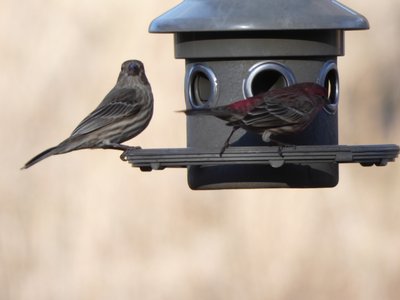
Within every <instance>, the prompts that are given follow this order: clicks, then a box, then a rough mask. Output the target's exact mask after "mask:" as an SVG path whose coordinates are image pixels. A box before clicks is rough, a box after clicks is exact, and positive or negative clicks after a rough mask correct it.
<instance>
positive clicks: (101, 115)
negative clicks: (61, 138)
mask: <svg viewBox="0 0 400 300" xmlns="http://www.w3.org/2000/svg"><path fill="white" fill-rule="evenodd" d="M113 94H115V95H113ZM106 97H112V99H111V100H110V101H107V102H106V101H103V102H102V103H101V104H100V105H99V106H98V107H97V108H96V109H95V110H94V111H93V112H92V113H90V114H89V115H88V116H87V117H86V118H85V119H83V120H82V122H81V123H79V125H78V126H77V127H76V128H75V130H74V131H73V132H72V134H71V137H72V136H77V135H82V134H87V133H89V132H93V131H95V130H98V129H100V128H102V127H104V126H107V125H110V124H112V123H114V122H116V121H118V120H120V119H123V118H125V117H128V116H132V115H135V114H137V113H138V112H139V111H140V104H139V101H138V99H137V93H136V91H135V90H134V89H118V90H115V93H113V91H112V92H110V94H109V95H107V96H106ZM105 100H106V99H105Z"/></svg>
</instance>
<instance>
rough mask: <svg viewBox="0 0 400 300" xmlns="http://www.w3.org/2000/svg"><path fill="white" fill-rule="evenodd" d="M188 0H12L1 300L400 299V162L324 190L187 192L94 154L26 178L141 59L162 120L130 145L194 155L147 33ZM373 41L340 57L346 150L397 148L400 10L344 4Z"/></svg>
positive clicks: (365, 39) (175, 73) (4, 4)
mask: <svg viewBox="0 0 400 300" xmlns="http://www.w3.org/2000/svg"><path fill="white" fill-rule="evenodd" d="M179 2H180V1H178V0H163V1H155V0H149V1H132V0H120V1H106V0H96V1H95V0H80V1H76V0H71V1H54V0H31V1H24V2H19V1H11V0H1V1H0V24H1V25H0V45H1V46H0V63H1V68H0V76H1V77H0V95H1V98H0V99H1V101H2V102H1V104H2V110H1V118H0V125H1V131H0V135H1V136H0V138H1V140H2V141H3V142H2V143H3V146H2V150H1V152H2V155H1V157H0V163H1V173H0V176H1V180H0V299H4V300H8V299H13V300H19V299H21V300H22V299H24V300H25V299H61V300H62V299H143V300H145V299H178V300H179V299H398V298H397V297H398V295H399V294H400V201H399V199H400V179H399V178H400V162H399V161H397V162H395V163H390V164H389V165H388V166H386V167H383V168H378V167H371V168H363V167H361V166H359V165H356V164H354V165H341V166H340V182H339V185H338V186H337V187H335V188H332V189H315V190H296V189H294V190H291V189H283V190H268V189H264V190H225V191H201V192H200V191H191V190H190V189H189V188H188V187H187V184H186V171H185V170H184V169H178V170H173V169H167V170H164V171H154V172H151V173H142V172H140V170H138V169H136V168H131V167H130V165H129V164H127V163H124V162H122V161H120V159H119V152H114V151H103V150H96V151H91V150H84V151H77V152H72V153H70V154H66V155H63V156H55V157H51V158H49V159H46V160H45V161H43V162H41V163H40V164H38V165H37V166H34V167H33V168H31V169H29V170H25V171H20V170H19V168H20V167H21V166H22V165H23V164H24V163H25V162H26V161H27V160H28V159H30V158H31V157H32V156H33V155H35V154H37V153H38V152H40V151H42V150H44V149H45V148H48V147H50V146H54V145H55V144H58V143H59V142H60V141H61V140H63V139H64V138H66V137H67V136H68V135H69V134H70V133H71V131H72V130H73V129H74V128H75V126H76V125H77V124H78V122H79V121H81V119H82V118H83V117H85V116H86V115H87V114H88V113H89V112H90V111H92V110H93V109H94V107H95V106H97V105H98V103H99V102H100V101H101V99H102V98H103V97H104V95H105V94H106V93H107V92H108V91H109V90H110V89H111V87H112V86H113V85H114V83H115V81H116V79H117V75H118V72H119V69H120V64H121V63H122V62H123V61H124V60H126V59H130V58H137V59H141V60H142V61H143V62H144V63H145V66H146V72H147V75H148V78H149V80H150V82H151V83H152V87H153V92H154V96H155V113H154V117H153V121H152V123H151V124H150V126H149V127H148V128H147V130H146V131H145V132H144V133H142V134H141V135H140V136H139V137H137V138H136V139H134V140H132V141H130V142H129V144H131V145H140V146H142V147H145V148H150V147H184V146H185V144H186V142H185V135H186V133H185V117H184V116H182V115H180V114H177V113H175V112H174V111H176V110H179V109H182V108H183V107H184V94H183V78H184V61H183V60H176V59H175V58H174V53H173V37H172V35H169V34H166V35H163V34H149V33H148V26H149V24H150V22H151V21H152V20H153V19H154V18H156V17H157V16H159V15H160V14H162V13H163V12H165V11H166V10H167V9H169V8H171V7H173V6H174V5H176V4H178V3H179ZM342 3H343V4H345V5H348V6H349V7H351V8H353V9H354V10H356V11H358V12H359V13H361V14H363V15H364V16H366V17H367V18H368V20H369V22H370V26H371V29H370V30H368V31H354V32H346V56H344V57H341V58H339V71H340V78H341V102H340V118H339V123H340V129H339V130H340V131H339V133H340V141H341V144H377V143H396V144H399V143H400V118H399V116H400V102H399V100H400V84H399V76H398V70H399V69H400V58H399V54H400V42H399V36H400V2H399V1H398V0H382V1H373V0H342Z"/></svg>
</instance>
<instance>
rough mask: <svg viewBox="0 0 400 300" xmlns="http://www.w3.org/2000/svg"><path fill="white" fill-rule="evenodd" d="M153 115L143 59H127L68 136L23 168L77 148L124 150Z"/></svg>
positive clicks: (149, 88) (151, 95) (151, 97)
mask: <svg viewBox="0 0 400 300" xmlns="http://www.w3.org/2000/svg"><path fill="white" fill-rule="evenodd" d="M152 115H153V94H152V92H151V87H150V84H149V81H148V80H147V78H146V75H145V72H144V66H143V63H142V62H140V61H138V60H128V61H126V62H124V63H123V64H122V66H121V72H120V73H119V76H118V80H117V83H116V84H115V86H114V87H113V88H112V90H111V91H110V92H109V93H108V94H107V95H106V96H105V97H104V99H103V101H102V102H101V103H100V105H99V106H98V107H97V108H96V109H95V110H94V111H93V112H92V113H90V114H89V115H88V116H87V117H86V118H85V119H83V121H82V122H81V123H79V125H78V127H76V128H75V130H74V131H73V132H72V134H71V136H70V137H69V138H67V139H66V140H65V141H63V142H61V143H60V144H59V145H58V146H55V147H52V148H50V149H47V150H45V151H43V152H42V153H40V154H38V155H36V156H35V157H34V158H32V159H31V160H30V161H28V162H27V163H26V164H25V165H24V166H23V167H22V169H26V168H29V167H31V166H32V165H34V164H36V163H37V162H39V161H41V160H42V159H45V158H46V157H49V156H51V155H56V154H62V153H67V152H70V151H74V150H79V149H87V148H90V149H95V148H102V149H118V150H127V149H128V148H129V146H126V145H121V143H123V142H125V141H127V140H129V139H131V138H133V137H135V136H137V135H138V134H139V133H141V132H142V131H143V130H144V129H145V128H146V127H147V125H148V124H149V122H150V120H151V117H152Z"/></svg>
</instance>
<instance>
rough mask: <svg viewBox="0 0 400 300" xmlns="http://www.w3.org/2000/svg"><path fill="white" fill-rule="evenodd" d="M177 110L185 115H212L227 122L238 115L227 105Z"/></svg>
mask: <svg viewBox="0 0 400 300" xmlns="http://www.w3.org/2000/svg"><path fill="white" fill-rule="evenodd" d="M178 112H183V113H185V114H186V115H187V116H214V117H217V118H220V119H222V120H225V121H228V122H229V121H232V119H233V118H235V116H237V115H238V114H237V113H236V112H234V111H232V110H231V109H229V106H228V105H226V106H217V107H211V108H192V109H186V110H180V111H178Z"/></svg>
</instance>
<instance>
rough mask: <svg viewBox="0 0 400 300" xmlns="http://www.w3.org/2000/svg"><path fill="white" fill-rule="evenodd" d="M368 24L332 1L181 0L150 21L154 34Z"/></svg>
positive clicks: (353, 27)
mask: <svg viewBox="0 0 400 300" xmlns="http://www.w3.org/2000/svg"><path fill="white" fill-rule="evenodd" d="M368 28H369V24H368V20H367V19H366V18H365V17H364V16H362V15H360V14H358V13H357V12H355V11H354V10H352V9H350V8H348V7H346V6H344V5H343V4H341V3H339V2H337V1H335V0H248V1H244V0H184V1H183V2H182V3H180V4H178V5H177V6H175V7H174V8H172V9H171V10H169V11H167V12H166V13H164V14H163V15H161V16H160V17H158V18H156V19H155V20H153V22H152V23H151V24H150V28H149V31H150V32H154V33H174V32H199V31H255V30H316V29H342V30H358V29H368Z"/></svg>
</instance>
